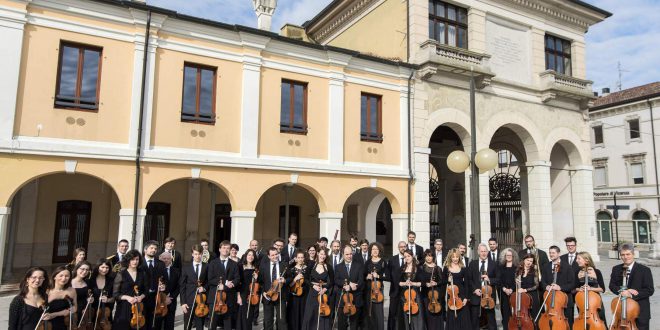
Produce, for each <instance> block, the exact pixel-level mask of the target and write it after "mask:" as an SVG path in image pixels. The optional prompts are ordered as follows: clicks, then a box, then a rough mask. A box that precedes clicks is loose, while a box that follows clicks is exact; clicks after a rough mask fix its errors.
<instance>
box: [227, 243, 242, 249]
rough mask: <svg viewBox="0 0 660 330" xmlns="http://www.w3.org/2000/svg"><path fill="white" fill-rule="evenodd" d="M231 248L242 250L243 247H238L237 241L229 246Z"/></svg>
mask: <svg viewBox="0 0 660 330" xmlns="http://www.w3.org/2000/svg"><path fill="white" fill-rule="evenodd" d="M229 249H234V250H236V251H240V250H241V249H239V248H238V244H236V243H232V244H231V246H230V247H229Z"/></svg>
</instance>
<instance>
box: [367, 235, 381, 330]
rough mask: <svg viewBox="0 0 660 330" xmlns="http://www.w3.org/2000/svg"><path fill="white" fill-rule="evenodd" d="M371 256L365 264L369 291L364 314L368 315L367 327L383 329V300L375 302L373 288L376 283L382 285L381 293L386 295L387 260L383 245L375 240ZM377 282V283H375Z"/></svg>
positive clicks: (372, 244) (374, 329)
mask: <svg viewBox="0 0 660 330" xmlns="http://www.w3.org/2000/svg"><path fill="white" fill-rule="evenodd" d="M369 251H370V254H371V258H369V260H367V262H366V263H365V265H364V271H365V273H366V276H365V277H366V279H367V281H366V283H367V286H366V291H367V296H366V297H367V299H368V300H367V305H366V307H365V308H366V311H364V312H363V314H365V315H367V329H369V330H383V329H384V328H385V314H384V312H383V302H384V301H383V302H380V303H378V302H374V301H372V299H371V292H372V288H373V289H375V288H376V287H375V286H376V285H377V284H379V285H380V294H381V295H383V296H384V295H385V291H384V289H385V286H384V285H383V277H384V273H385V260H383V246H382V245H381V244H380V243H378V242H374V243H371V245H370V246H369ZM374 282H375V283H374Z"/></svg>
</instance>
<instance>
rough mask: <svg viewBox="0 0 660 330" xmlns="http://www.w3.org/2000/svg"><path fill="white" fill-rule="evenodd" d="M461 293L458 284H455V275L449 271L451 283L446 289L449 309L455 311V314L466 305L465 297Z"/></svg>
mask: <svg viewBox="0 0 660 330" xmlns="http://www.w3.org/2000/svg"><path fill="white" fill-rule="evenodd" d="M459 293H460V290H459V289H458V286H456V285H454V276H452V275H451V272H449V285H447V290H446V299H447V309H449V310H452V311H454V314H456V311H457V310H459V309H461V308H463V305H464V304H463V299H461V297H459V296H458V295H459Z"/></svg>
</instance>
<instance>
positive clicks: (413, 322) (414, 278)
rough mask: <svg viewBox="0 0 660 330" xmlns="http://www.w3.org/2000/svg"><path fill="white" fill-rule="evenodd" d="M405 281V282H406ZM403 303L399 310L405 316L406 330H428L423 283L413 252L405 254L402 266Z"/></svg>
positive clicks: (400, 285)
mask: <svg viewBox="0 0 660 330" xmlns="http://www.w3.org/2000/svg"><path fill="white" fill-rule="evenodd" d="M404 280H405V281H404ZM399 287H400V288H401V289H400V290H401V302H400V305H399V309H400V310H401V313H400V314H399V315H402V316H403V323H404V325H405V329H406V330H411V329H412V330H423V329H426V326H425V324H424V316H423V315H424V306H423V305H422V299H421V297H420V296H421V292H420V288H421V287H422V281H421V279H420V277H419V270H418V269H417V258H415V256H414V255H413V252H412V251H411V250H406V251H405V252H403V265H402V266H401V282H399Z"/></svg>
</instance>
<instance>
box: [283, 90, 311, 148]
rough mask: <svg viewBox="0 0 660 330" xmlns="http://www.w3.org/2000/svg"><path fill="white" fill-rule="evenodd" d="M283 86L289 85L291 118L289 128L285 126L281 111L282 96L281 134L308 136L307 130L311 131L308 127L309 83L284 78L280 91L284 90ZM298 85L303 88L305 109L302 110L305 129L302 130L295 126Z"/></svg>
mask: <svg viewBox="0 0 660 330" xmlns="http://www.w3.org/2000/svg"><path fill="white" fill-rule="evenodd" d="M282 84H289V118H288V126H283V124H284V122H283V121H282V109H281V107H282V95H280V133H288V134H300V135H307V130H308V129H309V126H308V125H307V101H308V95H307V87H308V86H309V83H308V82H304V81H299V80H292V79H286V78H282V81H281V82H280V91H281V90H282ZM296 85H301V86H302V87H303V109H302V112H303V113H302V117H303V127H302V128H298V127H295V124H294V123H295V113H296V107H295V102H296V100H295V95H296V93H295V86H296Z"/></svg>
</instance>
